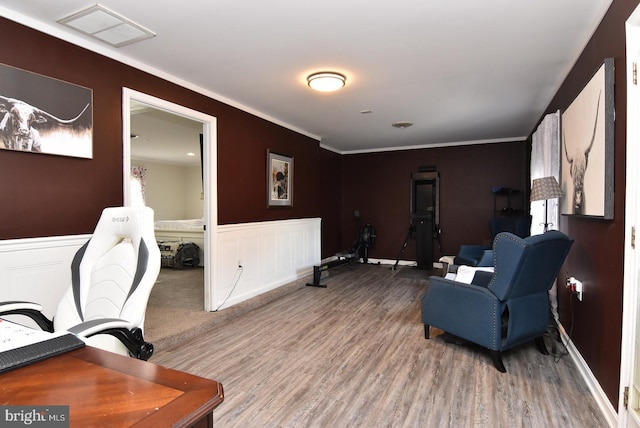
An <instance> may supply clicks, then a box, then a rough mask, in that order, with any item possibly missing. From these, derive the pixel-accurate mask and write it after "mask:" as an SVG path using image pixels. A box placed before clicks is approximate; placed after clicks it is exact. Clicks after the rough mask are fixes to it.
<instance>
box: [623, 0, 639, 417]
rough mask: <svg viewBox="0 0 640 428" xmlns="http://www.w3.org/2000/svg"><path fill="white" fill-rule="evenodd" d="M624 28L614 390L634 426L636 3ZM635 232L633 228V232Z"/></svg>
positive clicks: (636, 162) (636, 122) (636, 198)
mask: <svg viewBox="0 0 640 428" xmlns="http://www.w3.org/2000/svg"><path fill="white" fill-rule="evenodd" d="M625 31H626V46H627V52H626V67H627V70H626V81H627V143H626V159H627V162H626V186H625V188H626V191H625V227H624V228H625V242H624V279H623V285H624V289H623V306H622V344H621V358H620V390H619V392H618V426H619V427H638V426H640V421H639V420H638V417H637V415H634V414H633V413H634V412H630V411H629V410H628V409H627V408H625V405H624V401H625V395H626V394H625V388H627V387H628V388H629V396H630V398H634V397H632V396H633V393H632V391H631V390H632V386H631V385H632V383H633V377H634V360H635V358H636V356H635V355H634V354H635V349H636V345H635V342H636V335H637V334H638V331H637V328H636V326H637V319H638V303H637V302H638V297H639V294H638V288H639V283H638V281H639V279H640V276H639V275H638V267H639V266H640V263H639V260H638V257H639V253H638V251H636V248H635V247H636V245H637V244H636V243H635V242H633V240H634V237H633V234H634V233H633V230H634V229H637V225H638V224H640V222H639V221H638V220H639V218H638V214H639V213H640V205H639V204H640V199H638V197H637V194H638V191H639V190H640V185H639V183H638V180H639V178H640V176H639V175H638V168H637V165H638V162H639V161H640V150H639V148H638V142H639V141H640V116H639V114H640V105H639V104H640V103H639V101H640V87H639V86H638V84H634V83H633V74H634V72H633V64H634V63H636V64H640V7H638V8H637V9H636V10H635V11H634V12H633V13H632V14H631V16H630V17H629V19H628V20H627V22H626V24H625ZM635 233H636V234H637V233H638V232H637V231H636V232H635Z"/></svg>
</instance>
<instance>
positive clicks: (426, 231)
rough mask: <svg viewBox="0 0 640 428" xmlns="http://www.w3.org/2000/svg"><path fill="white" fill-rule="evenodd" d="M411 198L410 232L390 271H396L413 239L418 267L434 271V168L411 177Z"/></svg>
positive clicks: (437, 234)
mask: <svg viewBox="0 0 640 428" xmlns="http://www.w3.org/2000/svg"><path fill="white" fill-rule="evenodd" d="M410 197H411V199H410V201H409V209H410V213H411V222H410V224H409V230H408V231H407V236H406V237H405V239H404V242H403V244H402V247H401V248H400V252H399V253H398V258H397V259H396V263H395V264H394V265H393V267H392V268H391V269H392V270H396V269H397V267H398V263H399V262H400V257H402V254H404V251H405V249H406V248H407V244H408V242H409V238H415V240H416V265H417V268H418V269H433V241H434V239H436V240H438V242H440V178H439V177H438V172H437V171H436V169H435V167H421V168H419V169H418V172H414V173H412V174H411V192H410Z"/></svg>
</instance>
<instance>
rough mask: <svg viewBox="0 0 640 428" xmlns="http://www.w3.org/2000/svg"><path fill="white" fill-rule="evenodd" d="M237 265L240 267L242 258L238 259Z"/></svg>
mask: <svg viewBox="0 0 640 428" xmlns="http://www.w3.org/2000/svg"><path fill="white" fill-rule="evenodd" d="M238 267H239V268H241V267H242V260H241V259H238Z"/></svg>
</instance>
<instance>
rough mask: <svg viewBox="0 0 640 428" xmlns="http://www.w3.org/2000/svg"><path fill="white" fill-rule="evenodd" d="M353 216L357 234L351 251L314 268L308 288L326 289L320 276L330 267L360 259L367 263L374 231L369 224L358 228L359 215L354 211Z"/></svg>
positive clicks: (374, 234)
mask: <svg viewBox="0 0 640 428" xmlns="http://www.w3.org/2000/svg"><path fill="white" fill-rule="evenodd" d="M354 216H355V219H356V229H358V234H357V237H356V240H355V242H354V243H353V246H352V247H351V251H350V252H340V253H336V257H337V259H336V260H332V261H330V262H327V263H324V264H321V265H319V266H314V267H313V282H308V283H307V285H308V286H310V287H322V288H326V287H327V285H326V284H323V283H322V282H321V280H322V279H323V278H322V274H323V273H324V272H325V271H327V270H329V269H331V268H332V267H336V266H340V265H344V264H347V263H349V264H356V263H358V262H359V261H360V259H362V262H363V263H365V264H366V263H368V262H369V248H370V247H371V246H373V244H374V243H375V242H376V230H375V228H374V227H373V226H372V225H370V224H367V225H365V226H362V228H359V227H358V226H359V224H360V213H359V212H358V211H356V212H355V213H354Z"/></svg>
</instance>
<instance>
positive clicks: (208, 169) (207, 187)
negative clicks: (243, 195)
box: [122, 88, 218, 311]
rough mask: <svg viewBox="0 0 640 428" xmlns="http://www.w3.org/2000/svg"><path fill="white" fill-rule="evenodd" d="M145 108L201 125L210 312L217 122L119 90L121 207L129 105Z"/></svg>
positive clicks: (127, 169)
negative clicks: (120, 114)
mask: <svg viewBox="0 0 640 428" xmlns="http://www.w3.org/2000/svg"><path fill="white" fill-rule="evenodd" d="M132 101H136V102H139V103H142V104H147V105H149V106H151V107H153V108H156V109H159V110H163V111H165V112H167V113H171V114H175V115H178V116H183V117H185V118H187V119H190V120H193V121H196V122H200V123H202V134H203V143H204V144H203V156H202V157H203V159H202V169H203V193H204V221H205V225H206V228H205V231H204V254H205V260H204V310H205V311H212V310H214V306H213V302H214V293H215V286H214V280H213V272H215V266H214V263H215V257H214V255H215V254H217V252H216V239H215V237H216V236H217V228H218V192H217V189H218V172H217V165H218V159H217V158H218V150H217V119H216V118H215V117H214V116H210V115H208V114H205V113H202V112H199V111H197V110H192V109H190V108H187V107H184V106H181V105H179V104H174V103H172V102H170V101H166V100H163V99H161V98H157V97H154V96H152V95H149V94H145V93H143V92H138V91H135V90H133V89H129V88H122V156H123V162H122V167H123V170H122V186H123V195H124V205H125V206H126V205H129V204H130V203H131V195H130V189H129V185H128V184H129V180H130V177H131V102H132Z"/></svg>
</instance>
